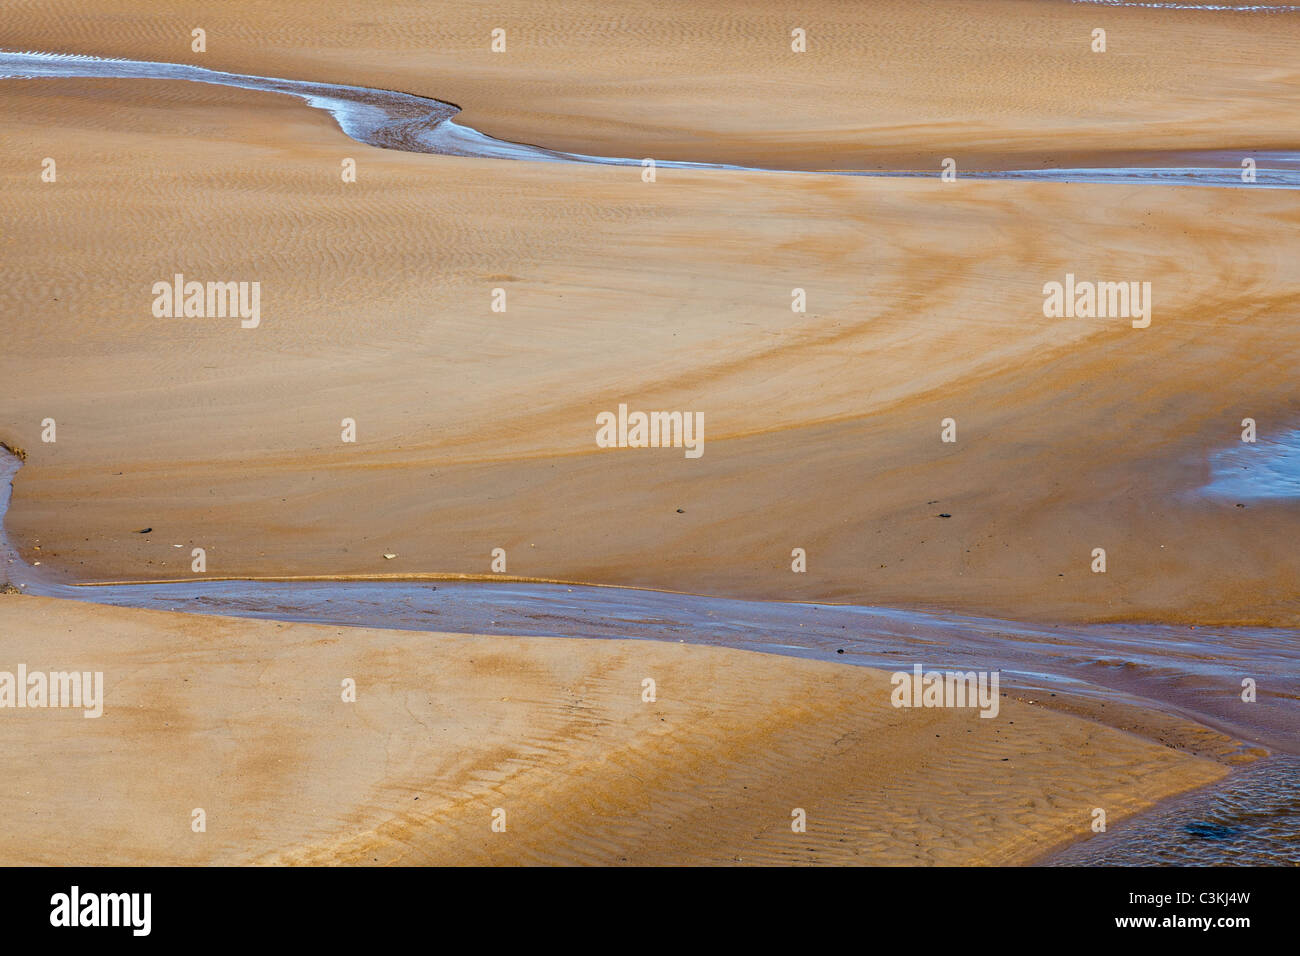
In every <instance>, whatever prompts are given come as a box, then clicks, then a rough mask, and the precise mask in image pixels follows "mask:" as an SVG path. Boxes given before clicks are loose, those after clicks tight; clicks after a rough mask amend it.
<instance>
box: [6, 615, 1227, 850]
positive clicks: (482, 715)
mask: <svg viewBox="0 0 1300 956" xmlns="http://www.w3.org/2000/svg"><path fill="white" fill-rule="evenodd" d="M0 628H2V629H3V633H4V634H5V642H4V663H3V664H0V670H8V671H10V672H13V671H14V670H15V669H16V667H17V664H18V663H25V664H26V665H27V667H28V670H29V672H34V671H50V670H56V671H57V670H64V669H71V668H73V667H75V668H76V669H79V670H89V671H92V672H93V671H102V672H103V675H104V677H103V680H104V687H105V694H104V698H105V699H104V705H103V714H102V716H100V717H98V718H92V719H87V718H85V717H84V716H83V715H82V713H81V711H79V710H76V709H60V710H53V709H46V710H31V709H28V710H16V709H14V710H6V711H5V712H4V713H3V719H4V720H5V721H6V722H7V724H8V726H9V732H7V733H6V734H4V735H3V736H2V737H0V759H3V762H4V766H5V768H6V772H5V774H4V776H3V781H0V806H3V807H4V814H5V818H6V819H7V820H9V821H10V825H6V826H5V827H4V828H3V837H0V863H3V864H5V865H12V864H20V863H22V864H29V863H37V864H49V865H55V864H57V865H105V864H113V865H142V864H143V865H157V864H244V863H256V864H275V863H297V864H302V863H310V864H333V863H348V864H366V865H376V864H451V865H460V864H530V863H548V864H555V863H582V864H632V865H637V864H644V865H651V864H683V863H693V864H734V863H745V864H947V865H959V864H980V863H985V864H1007V863H1017V862H1026V861H1028V860H1031V859H1033V858H1035V857H1036V856H1038V855H1041V854H1042V853H1044V852H1046V851H1048V850H1050V849H1051V848H1053V847H1055V846H1058V845H1061V844H1063V843H1068V842H1070V841H1071V840H1074V839H1082V838H1085V837H1087V836H1090V835H1091V833H1092V831H1091V829H1090V828H1091V825H1092V821H1093V819H1094V810H1095V809H1096V808H1101V809H1104V810H1105V811H1106V818H1107V820H1108V821H1109V823H1110V824H1112V825H1113V824H1114V822H1116V821H1118V820H1119V819H1121V818H1123V817H1124V816H1127V815H1128V814H1130V813H1132V812H1134V811H1136V810H1139V809H1142V808H1144V807H1146V806H1148V805H1150V804H1151V803H1153V802H1154V801H1156V800H1158V799H1159V798H1161V797H1164V796H1166V795H1168V794H1170V793H1174V792H1178V791H1181V790H1185V789H1188V788H1190V787H1194V786H1198V785H1202V784H1206V783H1210V782H1212V781H1214V780H1216V779H1219V778H1220V777H1222V776H1223V775H1224V774H1225V773H1226V772H1227V766H1226V765H1225V763H1224V762H1223V761H1224V758H1225V755H1227V754H1228V753H1229V752H1230V750H1231V746H1230V744H1229V742H1228V741H1226V740H1225V739H1224V738H1221V737H1219V736H1217V735H1214V734H1210V733H1208V732H1197V731H1196V730H1195V728H1194V726H1193V725H1186V724H1182V726H1181V730H1180V722H1179V721H1177V720H1169V721H1166V722H1165V725H1164V727H1163V728H1162V729H1160V730H1159V731H1158V733H1159V734H1160V736H1162V737H1166V738H1167V739H1169V738H1170V737H1171V735H1176V734H1178V733H1182V734H1184V735H1185V736H1184V737H1183V738H1182V739H1180V741H1179V745H1178V746H1177V747H1174V746H1173V745H1172V744H1166V743H1160V742H1158V741H1157V740H1156V739H1155V733H1156V732H1152V735H1151V736H1150V737H1146V736H1137V735H1135V734H1130V733H1125V732H1123V731H1120V730H1117V729H1113V728H1111V727H1108V726H1105V725H1103V724H1100V723H1096V722H1094V721H1091V720H1084V719H1080V718H1077V717H1074V716H1070V715H1067V714H1064V713H1060V712H1057V711H1053V710H1049V709H1047V708H1046V707H1044V706H1041V705H1035V704H1030V703H1028V702H1025V701H1022V700H1018V699H1016V696H1015V694H1014V692H1013V693H1011V694H1010V695H1009V696H1007V697H1004V698H1000V708H999V713H998V715H997V717H996V718H993V719H985V718H981V717H980V716H979V713H978V711H975V710H970V709H951V708H948V709H944V708H939V709H935V708H930V709H908V708H894V707H892V706H891V705H890V698H889V695H890V690H891V685H890V682H889V679H888V675H887V674H886V673H885V672H883V671H878V670H872V669H868V668H861V667H845V666H839V665H835V664H825V663H819V662H813V661H801V660H792V659H789V658H781V657H776V656H773V655H768V654H753V653H748V652H745V651H738V650H731V649H715V648H704V647H696V646H689V645H678V644H669V643H663V642H653V641H594V640H579V639H568V638H558V637H557V638H521V637H509V638H505V637H485V636H472V635H459V634H433V633H421V632H410V631H391V630H372V629H368V628H338V627H322V626H317V625H306V624H285V623H279V622H273V621H246V620H235V619H231V618H220V617H207V616H197V615H189V614H172V613H167V612H160V611H144V610H135V609H122V608H111V607H102V606H98V605H93V604H83V603H81V602H74V601H64V600H57V599H51V598H39V597H27V596H15V595H4V594H0ZM348 678H351V679H352V680H354V681H355V685H356V699H355V702H354V703H345V702H344V701H343V699H342V698H343V692H342V686H343V681H344V680H345V679H348ZM647 678H649V679H651V680H653V681H654V688H653V691H654V693H653V696H654V700H653V701H646V700H645V699H644V696H645V694H646V687H645V685H644V681H645V680H646V679H647ZM1193 751H1195V752H1197V753H1200V754H1204V756H1196V755H1193ZM195 809H202V810H203V811H204V814H205V826H206V829H205V830H204V831H203V832H195V831H194V830H193V829H192V822H193V819H194V817H193V811H194V810H195ZM800 809H801V810H803V811H804V813H805V816H806V821H807V825H806V831H805V832H802V833H796V832H794V831H793V830H792V822H793V821H794V819H795V818H794V816H792V814H793V813H794V811H796V810H800ZM497 810H503V811H504V813H505V816H504V819H505V830H504V832H495V831H494V830H493V829H492V824H493V819H494V817H493V814H494V811H497Z"/></svg>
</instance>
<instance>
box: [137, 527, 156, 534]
mask: <svg viewBox="0 0 1300 956" xmlns="http://www.w3.org/2000/svg"><path fill="white" fill-rule="evenodd" d="M152 530H153V528H145V529H144V530H143V531H137V532H136V534H148V533H149V532H150V531H152Z"/></svg>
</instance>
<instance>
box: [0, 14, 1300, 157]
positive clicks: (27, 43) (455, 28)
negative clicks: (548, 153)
mask: <svg viewBox="0 0 1300 956" xmlns="http://www.w3.org/2000/svg"><path fill="white" fill-rule="evenodd" d="M796 26H800V27H803V28H804V29H806V30H807V32H808V39H809V48H808V52H806V53H804V54H800V55H795V54H793V53H791V52H790V31H791V30H792V29H793V28H794V27H796ZM193 27H202V28H204V29H205V30H207V32H208V37H209V42H208V52H207V53H206V54H204V55H203V57H202V62H201V63H200V65H204V66H212V67H214V68H217V69H223V70H234V71H236V72H243V73H254V74H261V75H272V76H285V77H292V78H299V79H313V80H329V81H331V82H335V83H350V84H356V85H360V86H379V87H385V88H388V89H398V90H403V91H405V92H409V93H418V94H421V95H425V96H432V97H436V98H439V99H443V100H447V101H450V102H453V103H456V104H458V105H460V106H463V107H465V111H466V112H465V116H464V119H465V121H466V122H467V123H468V124H469V125H471V126H473V127H474V128H476V129H480V130H482V131H483V132H485V133H489V134H491V135H494V136H497V137H500V138H503V139H509V140H515V141H521V142H528V143H542V142H544V143H545V144H546V145H549V146H552V147H555V148H559V149H565V150H569V151H575V152H585V153H597V154H603V155H617V156H668V154H670V153H671V154H673V155H672V157H671V158H677V159H687V160H698V161H723V162H731V163H735V164H739V165H751V166H776V167H782V166H784V167H805V166H806V167H809V168H826V167H828V166H843V167H848V168H857V167H864V166H872V165H883V166H886V167H889V168H900V167H917V166H920V167H926V168H936V169H937V168H938V164H939V160H940V159H941V158H942V157H944V156H956V157H958V158H959V162H960V163H961V164H962V165H964V166H970V167H974V166H977V165H980V164H981V163H982V162H989V163H992V164H994V165H999V164H1001V163H1002V162H1003V161H1004V160H1005V159H1006V158H1007V157H1008V156H1009V155H1014V156H1017V157H1019V158H1020V160H1021V162H1019V163H1013V164H1012V165H1029V166H1036V165H1039V164H1040V163H1041V161H1043V160H1044V159H1048V158H1062V157H1069V156H1076V157H1077V156H1086V155H1089V154H1097V153H1118V154H1126V153H1130V152H1135V151H1147V150H1160V149H1198V148H1205V149H1219V148H1237V147H1243V148H1245V147H1250V148H1264V147H1267V146H1270V145H1272V146H1277V147H1283V146H1289V147H1290V148H1295V147H1296V146H1297V132H1296V127H1295V123H1294V116H1295V113H1296V110H1297V108H1298V107H1300V89H1298V87H1297V84H1298V82H1300V28H1297V27H1296V17H1295V16H1294V15H1288V14H1272V15H1269V14H1254V15H1243V14H1232V13H1222V12H1211V11H1206V12H1201V13H1198V12H1193V11H1173V10H1149V9H1107V8H1101V7H1097V6H1091V5H1081V4H1071V3H1068V2H1065V0H956V2H954V0H939V2H932V3H915V2H912V0H892V2H889V0H867V2H859V3H838V2H830V0H812V2H807V3H801V4H799V5H798V6H797V7H791V6H790V5H789V4H787V3H783V2H777V0H752V2H746V3H743V4H739V3H731V2H710V3H700V2H696V0H666V2H660V3H654V4H649V3H644V2H641V0H609V2H604V0H602V2H593V0H553V2H548V3H546V4H545V6H544V7H539V6H538V5H537V4H535V3H530V2H527V0H503V2H499V3H493V4H492V5H491V6H490V7H485V6H484V5H483V4H481V3H477V2H474V0H441V2H438V3H436V4H431V3H425V2H422V0H384V2H382V3H381V4H378V5H375V4H356V3H353V2H351V0H320V2H315V3H312V4H311V5H310V6H309V7H302V6H297V5H284V4H270V3H254V2H249V0H241V2H233V3H223V4H219V5H213V6H211V7H209V8H204V9H196V8H194V7H193V6H192V5H191V4H189V3H185V2H181V0H96V2H95V3H94V4H92V5H91V8H90V9H87V5H86V4H85V3H79V2H74V0H14V2H10V3H7V4H6V8H5V17H4V22H3V23H0V47H3V48H5V49H41V50H57V51H61V52H70V53H86V54H93V55H101V56H103V55H110V56H121V57H132V58H137V59H147V60H164V61H179V62H198V58H196V57H194V56H193V55H191V54H190V52H189V50H190V30H191V29H192V28H193ZM494 27H503V28H505V29H506V30H507V41H508V42H507V53H506V54H504V55H502V54H493V53H491V52H490V50H489V45H488V39H489V34H490V31H491V30H492V29H493V28H494ZM1097 27H1102V28H1105V29H1106V30H1107V33H1108V52H1107V53H1106V54H1104V55H1097V54H1094V53H1092V52H1091V50H1090V48H1089V47H1090V41H1091V33H1092V30H1093V29H1094V28H1097Z"/></svg>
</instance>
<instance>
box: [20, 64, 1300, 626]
mask: <svg viewBox="0 0 1300 956" xmlns="http://www.w3.org/2000/svg"><path fill="white" fill-rule="evenodd" d="M0 97H5V98H6V100H7V106H8V109H7V110H6V114H5V115H6V117H7V120H6V121H7V122H9V123H11V128H12V130H13V135H12V136H6V138H5V146H4V149H5V150H6V159H7V160H11V162H6V164H5V170H6V173H5V177H6V181H5V184H4V185H5V188H6V195H8V196H9V197H10V199H11V202H12V203H13V205H14V208H15V210H16V217H15V220H14V223H13V227H12V229H11V234H10V235H8V236H7V237H6V239H5V240H4V241H5V252H6V255H5V258H4V260H3V270H4V276H3V278H4V281H5V287H6V289H7V290H8V294H9V295H11V296H18V297H20V298H17V299H15V300H14V306H15V308H17V309H19V310H22V311H23V314H35V312H38V313H39V314H40V315H41V316H42V318H41V320H40V321H39V322H21V323H14V324H13V326H12V327H11V328H9V329H8V330H7V339H6V354H5V361H4V368H3V371H4V376H3V383H4V384H3V386H2V387H3V389H4V392H5V401H4V402H3V403H2V404H0V416H3V421H0V433H2V434H3V437H5V438H6V439H8V440H10V441H11V442H12V443H14V444H18V445H20V446H22V447H24V448H26V449H27V451H28V454H29V461H28V465H27V467H26V468H25V469H24V470H23V473H22V475H21V476H20V477H19V479H18V483H17V486H16V494H15V501H14V506H13V511H12V514H11V516H10V520H9V531H10V534H11V535H12V536H13V537H14V539H15V540H16V542H17V544H18V545H19V547H20V548H21V550H22V552H23V554H24V556H25V557H26V558H27V559H28V560H43V561H44V563H45V565H46V566H47V567H49V568H52V569H55V570H61V571H62V572H64V573H65V574H67V575H68V576H69V577H70V578H75V579H79V580H149V579H158V578H161V577H172V576H184V575H187V574H188V569H187V563H184V562H180V563H178V562H177V560H176V551H175V550H174V549H173V548H172V547H171V546H172V544H175V543H182V544H184V545H185V548H184V553H188V552H189V550H190V549H191V548H192V547H195V546H203V547H205V548H206V550H207V552H208V554H209V565H208V567H209V573H212V574H214V575H221V576H256V575H269V574H280V575H284V574H290V575H293V574H297V575H304V574H305V575H335V574H363V575H364V574H374V573H390V574H391V573H407V574H420V573H450V574H466V573H468V574H486V573H490V561H491V552H492V549H493V548H497V547H500V548H504V549H505V550H506V552H507V555H508V562H509V563H508V571H509V572H510V573H511V574H515V575H519V576H524V577H535V578H544V579H559V580H573V581H587V582H594V583H603V584H617V585H631V586H644V587H654V588H663V589H669V590H680V591H688V592H696V593H706V594H718V595H727V596H735V597H747V598H761V599H769V600H770V599H784V600H818V601H831V602H848V603H861V604H875V605H887V606H905V607H906V606H910V607H928V608H939V609H943V608H949V609H962V610H968V611H972V612H976V613H986V614H990V615H992V616H999V617H1005V618H1013V619H1015V618H1020V619H1025V618H1029V619H1037V620H1044V621H1059V620H1073V621H1080V620H1082V621H1097V620H1113V619H1121V620H1122V619H1144V620H1155V621H1161V620H1163V621H1176V622H1182V623H1189V624H1190V623H1222V624H1294V623H1295V621H1296V620H1297V609H1296V604H1295V596H1294V589H1293V587H1292V583H1293V582H1294V581H1295V580H1296V579H1297V577H1300V557H1298V556H1297V554H1296V552H1295V549H1294V548H1293V547H1292V546H1291V542H1293V541H1294V540H1295V539H1296V537H1297V536H1300V513H1297V512H1296V510H1295V509H1294V508H1292V507H1290V505H1289V504H1288V503H1287V502H1286V501H1281V502H1279V501H1261V502H1251V503H1249V505H1248V506H1247V507H1245V508H1237V507H1235V505H1236V502H1234V501H1231V500H1222V499H1210V498H1205V497H1203V496H1199V495H1196V494H1191V492H1195V491H1196V490H1197V489H1199V488H1201V487H1202V486H1204V484H1205V483H1206V479H1207V478H1208V474H1209V466H1208V461H1209V459H1210V456H1211V455H1212V454H1213V453H1214V452H1215V451H1218V450H1220V449H1221V448H1222V447H1224V446H1225V445H1226V444H1228V443H1231V442H1233V441H1236V440H1237V437H1238V434H1239V430H1240V428H1239V422H1240V421H1241V419H1242V418H1243V417H1246V416H1247V415H1249V416H1251V417H1254V418H1256V419H1257V420H1258V421H1259V422H1260V423H1261V424H1260V427H1261V428H1262V429H1266V430H1267V429H1273V430H1278V431H1280V430H1282V429H1283V428H1284V425H1285V423H1287V422H1289V421H1293V420H1294V419H1295V417H1296V409H1295V406H1294V395H1293V390H1292V387H1291V386H1292V375H1291V372H1292V363H1291V362H1290V361H1289V359H1288V354H1289V353H1288V351H1287V350H1286V349H1285V348H1280V347H1279V343H1285V342H1287V341H1290V337H1291V336H1292V335H1293V328H1294V323H1293V321H1292V315H1293V312H1292V310H1293V309H1294V307H1295V303H1296V302H1297V301H1300V276H1298V275H1297V272H1298V270H1300V266H1298V265H1297V262H1296V259H1295V257H1293V256H1290V255H1289V254H1287V252H1286V249H1287V246H1286V239H1285V237H1286V236H1288V235H1290V234H1292V233H1293V231H1294V227H1295V224H1296V222H1297V219H1300V212H1297V210H1296V208H1295V204H1294V202H1293V201H1292V198H1291V197H1290V195H1289V194H1287V193H1285V192H1283V191H1275V190H1270V191H1249V190H1240V189H1235V190H1219V189H1186V188H1174V189H1171V188H1166V187H1108V186H1090V185H1081V184H1073V183H1071V184H1038V183H1000V182H980V183H959V184H955V185H954V184H942V183H939V182H938V181H934V182H925V181H915V180H875V179H864V180H858V179H848V180H845V179H836V180H831V179H828V178H823V177H815V176H794V175H790V176H782V175H779V174H771V173H722V172H683V171H676V172H671V173H670V172H668V171H665V172H664V173H663V174H662V175H663V176H664V177H673V178H671V179H667V178H666V179H662V180H661V181H660V182H658V183H655V184H646V183H642V182H641V181H640V179H639V177H636V172H635V171H631V170H622V169H610V168H595V167H572V166H559V165H552V164H531V163H517V162H516V163H502V162H492V161H478V160H466V159H455V158H450V157H436V158H434V157H426V156H419V155H412V154H403V153H397V152H394V151H391V150H367V149H366V148H365V147H361V146H359V145H358V144H356V143H355V142H353V141H351V140H349V139H347V137H345V136H344V135H343V134H342V133H341V132H340V131H339V130H338V128H337V127H336V126H335V125H334V124H333V122H332V120H331V119H330V118H329V117H328V116H327V115H325V114H322V113H320V112H318V111H313V110H310V109H308V108H306V107H304V106H303V105H302V104H300V103H297V102H295V101H293V100H291V99H289V98H287V97H283V96H278V95H275V94H258V93H251V92H240V91H232V90H224V89H217V88H212V87H206V86H201V85H197V84H189V83H178V84H176V83H173V84H169V83H157V84H148V83H145V84H142V83H141V82H140V81H128V80H121V81H73V80H60V81H57V82H54V81H51V82H47V83H42V82H41V81H15V82H6V83H4V84H0ZM107 103H112V104H114V109H113V111H112V112H111V114H110V113H108V112H106V111H105V109H104V107H103V104H107ZM182 116H184V117H188V120H187V121H186V122H185V123H182V122H180V121H179V118H180V117H182ZM272 131H274V132H272ZM37 153H39V154H41V155H46V154H50V153H53V154H55V155H56V156H59V157H61V158H62V163H61V166H60V168H61V170H62V176H61V180H60V182H58V183H56V184H43V183H41V182H40V180H39V176H38V175H36V173H34V172H33V173H28V172H23V171H22V170H23V168H24V162H27V163H29V164H34V165H32V166H31V168H32V169H33V170H38V169H39V162H38V161H37V160H38V159H39V157H37V159H36V160H33V159H32V157H33V156H34V155H35V154H37ZM354 154H355V155H356V156H358V157H360V162H361V166H360V169H361V177H360V179H359V181H358V182H357V183H355V184H351V185H345V184H343V183H342V182H340V181H339V179H338V168H339V163H340V160H341V159H342V158H343V157H345V156H352V155H354ZM24 157H27V159H26V160H24ZM434 163H436V166H433V165H431V164H434ZM435 169H436V172H434V170H435ZM634 177H635V178H634ZM945 189H946V190H948V192H941V190H945ZM954 189H956V190H957V191H956V192H953V191H952V190H954ZM946 197H955V198H946ZM738 209H743V210H744V211H743V213H741V214H738V213H737V210H738ZM1062 236H1064V237H1065V241H1064V242H1062V241H1061V239H1062ZM69 262H75V263H76V266H75V269H73V270H69V269H68V268H67V267H66V263H69ZM1189 270H1190V271H1189ZM176 271H181V272H186V273H188V274H189V275H191V276H196V277H199V278H200V279H227V278H238V277H245V278H248V279H257V280H258V281H261V282H262V283H263V289H264V290H265V292H264V296H265V299H264V319H263V324H262V327H260V328H258V329H252V330H244V329H241V328H239V323H238V322H228V321H221V320H209V319H203V320H159V319H155V318H153V316H152V315H151V314H150V311H149V310H150V306H151V303H152V297H151V295H150V291H149V289H150V286H151V285H152V283H153V282H155V281H158V280H159V279H160V278H163V277H168V278H169V277H171V276H172V275H173V274H174V273H175V272H176ZM1067 271H1074V272H1077V273H1078V274H1079V275H1096V276H1108V275H1113V276H1119V277H1121V278H1126V277H1129V276H1137V277H1143V278H1145V277H1148V276H1149V277H1150V280H1149V281H1152V282H1153V287H1154V289H1155V290H1156V292H1155V293H1153V295H1154V298H1155V303H1156V304H1155V309H1154V316H1153V321H1152V327H1151V328H1149V329H1144V330H1135V329H1132V328H1130V327H1128V323H1127V322H1123V321H1120V322H1112V321H1106V320H1073V321H1070V320H1046V319H1044V318H1043V316H1042V295H1041V285H1042V282H1043V281H1046V280H1050V279H1053V278H1054V277H1055V278H1058V279H1059V278H1061V277H1063V276H1064V275H1065V273H1066V272H1067ZM795 287H798V288H804V289H805V290H806V291H807V293H808V295H809V297H810V298H809V303H810V305H809V311H808V313H807V314H805V315H798V316H796V315H795V314H793V313H792V312H791V311H790V301H791V299H790V290H791V289H792V288H795ZM494 288H504V289H506V290H507V294H508V295H509V297H510V298H509V308H508V311H507V312H506V313H504V314H501V313H493V312H491V311H490V302H491V294H492V293H491V290H492V289H494ZM1243 289H1249V290H1251V291H1250V294H1249V295H1243V294H1242V290H1243ZM33 310H35V312H34V311H33ZM647 319H649V320H647ZM1247 370H1249V374H1246V371H1247ZM321 382H327V383H328V385H327V386H326V387H321V384H320V383H321ZM623 401H631V402H633V403H634V406H635V407H643V408H678V409H682V408H685V409H693V410H701V411H703V412H704V414H705V420H706V422H707V428H708V432H707V435H706V445H705V453H704V455H703V457H702V458H699V459H696V460H688V459H685V458H684V457H683V456H682V455H681V452H680V450H673V449H662V450H660V449H648V450H640V451H637V450H622V451H610V450H601V449H598V448H596V447H595V442H594V437H595V425H594V421H595V414H596V413H597V412H598V411H600V410H602V409H607V408H613V407H616V406H617V404H618V403H619V402H623ZM949 416H952V417H955V418H956V420H957V425H958V441H957V443H956V444H944V443H942V442H941V441H940V422H941V421H942V419H944V418H945V417H949ZM47 417H51V418H54V419H55V420H56V421H57V422H58V425H59V441H58V442H57V443H54V444H46V443H43V442H42V441H41V440H40V432H41V422H42V421H43V420H44V419H45V418H47ZM345 417H350V418H353V419H355V420H356V421H357V422H358V442H357V443H356V444H355V445H347V444H344V443H342V442H340V441H339V436H340V429H339V425H340V422H341V420H342V419H343V418H345ZM1136 436H1141V438H1140V440H1138V439H1137V438H1136ZM611 488H613V489H618V493H617V494H616V495H615V494H610V493H608V489H611ZM678 509H680V512H679V510H678ZM941 513H943V514H951V515H952V517H951V519H944V518H940V517H938V516H939V515H940V514H941ZM322 515H329V516H330V518H329V520H327V521H326V520H322V519H321V516H322ZM755 515H761V516H763V517H762V520H755ZM143 528H154V529H155V534H153V535H140V534H138V533H137V532H139V531H140V530H141V529H143ZM38 545H39V546H40V549H41V550H40V552H39V553H38V552H37V551H36V548H37V546H38ZM795 547H802V548H805V549H806V551H807V553H808V555H809V564H808V568H809V570H808V573H806V574H794V573H791V570H790V553H791V550H792V549H793V548H795ZM1095 547H1104V548H1106V549H1107V552H1108V557H1109V568H1108V572H1107V573H1106V574H1104V575H1101V574H1093V573H1092V572H1091V571H1090V562H1091V552H1092V549H1093V548H1095ZM385 553H395V554H396V555H397V556H398V557H397V558H396V559H393V560H385V559H384V558H383V554H385ZM169 562H170V563H169ZM1225 569H1227V573H1225Z"/></svg>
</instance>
